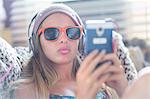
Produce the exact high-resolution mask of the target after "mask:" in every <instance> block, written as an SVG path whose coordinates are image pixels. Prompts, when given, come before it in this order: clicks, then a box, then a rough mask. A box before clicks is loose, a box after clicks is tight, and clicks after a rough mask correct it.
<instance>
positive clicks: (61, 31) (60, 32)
mask: <svg viewBox="0 0 150 99" xmlns="http://www.w3.org/2000/svg"><path fill="white" fill-rule="evenodd" d="M47 28H56V29H58V30H59V34H58V35H59V36H60V35H62V33H65V36H66V37H67V38H68V39H69V40H73V39H71V38H69V37H68V36H67V32H66V30H67V29H68V28H79V29H80V33H81V34H80V37H79V38H78V39H81V37H82V35H83V27H82V26H66V27H55V26H47V27H42V28H40V29H39V30H38V36H39V35H41V34H42V33H44V31H45V29H47ZM59 36H58V37H57V38H56V39H54V40H48V41H56V40H57V39H58V38H59ZM44 37H45V36H44ZM45 39H46V38H45ZM78 39H76V40H78ZM46 40H47V39H46Z"/></svg>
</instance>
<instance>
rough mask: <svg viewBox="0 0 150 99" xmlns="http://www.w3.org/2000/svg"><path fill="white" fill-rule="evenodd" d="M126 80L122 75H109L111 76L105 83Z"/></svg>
mask: <svg viewBox="0 0 150 99" xmlns="http://www.w3.org/2000/svg"><path fill="white" fill-rule="evenodd" d="M123 78H124V79H126V78H125V76H124V75H123V74H111V76H110V77H109V78H108V79H107V82H109V81H119V80H122V79H123Z"/></svg>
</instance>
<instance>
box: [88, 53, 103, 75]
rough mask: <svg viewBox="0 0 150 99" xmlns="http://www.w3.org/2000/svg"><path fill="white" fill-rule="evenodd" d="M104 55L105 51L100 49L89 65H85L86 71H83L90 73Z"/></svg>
mask: <svg viewBox="0 0 150 99" xmlns="http://www.w3.org/2000/svg"><path fill="white" fill-rule="evenodd" d="M104 55H105V51H102V52H101V53H99V54H98V56H97V57H96V58H95V59H94V60H93V61H92V62H91V63H90V64H89V66H88V67H87V69H86V71H85V72H86V74H87V75H90V74H91V73H92V72H93V71H94V69H95V68H96V66H97V64H98V63H99V62H101V61H102V58H103V57H104Z"/></svg>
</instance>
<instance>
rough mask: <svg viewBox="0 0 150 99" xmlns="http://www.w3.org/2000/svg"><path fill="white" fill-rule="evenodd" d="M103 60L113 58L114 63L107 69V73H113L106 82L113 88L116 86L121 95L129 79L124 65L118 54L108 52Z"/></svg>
mask: <svg viewBox="0 0 150 99" xmlns="http://www.w3.org/2000/svg"><path fill="white" fill-rule="evenodd" d="M103 60H111V61H112V62H113V64H112V65H111V66H109V68H108V69H107V70H106V71H105V73H106V74H107V73H109V74H111V76H110V77H109V78H108V79H107V81H106V84H107V85H108V86H110V87H111V88H114V89H115V90H116V92H117V93H118V95H119V96H120V97H121V96H122V94H123V92H124V90H125V88H126V87H127V79H126V78H125V73H124V71H123V67H122V66H121V63H120V61H119V59H118V57H117V55H116V54H114V53H113V54H107V55H105V57H104V58H103Z"/></svg>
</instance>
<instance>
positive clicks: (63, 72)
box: [55, 62, 73, 81]
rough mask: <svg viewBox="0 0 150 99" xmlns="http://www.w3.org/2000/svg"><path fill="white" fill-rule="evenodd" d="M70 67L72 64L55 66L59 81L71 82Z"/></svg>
mask: <svg viewBox="0 0 150 99" xmlns="http://www.w3.org/2000/svg"><path fill="white" fill-rule="evenodd" d="M72 66H73V62H69V63H66V64H57V65H55V67H56V71H57V73H58V75H59V77H60V79H59V81H72V80H73V78H72V75H71V72H72Z"/></svg>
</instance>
